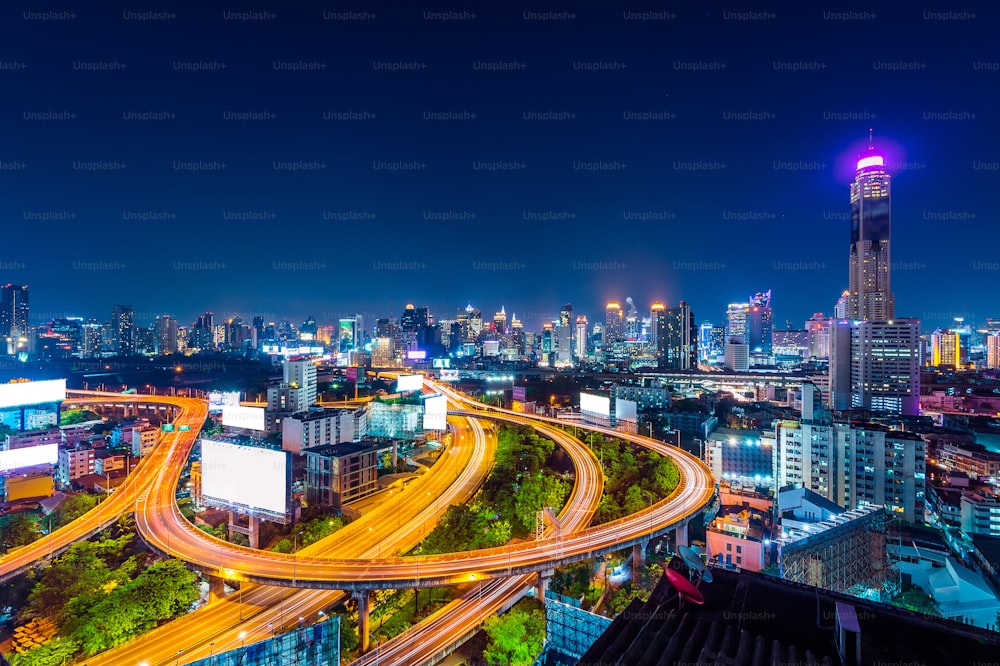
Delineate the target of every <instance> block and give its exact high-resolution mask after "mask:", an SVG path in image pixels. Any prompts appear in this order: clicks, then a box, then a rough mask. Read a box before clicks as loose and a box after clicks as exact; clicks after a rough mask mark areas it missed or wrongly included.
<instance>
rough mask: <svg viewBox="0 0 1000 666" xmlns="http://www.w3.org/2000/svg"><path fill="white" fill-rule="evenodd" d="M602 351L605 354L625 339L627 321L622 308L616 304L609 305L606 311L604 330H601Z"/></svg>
mask: <svg viewBox="0 0 1000 666" xmlns="http://www.w3.org/2000/svg"><path fill="white" fill-rule="evenodd" d="M601 333H602V338H601V349H602V350H603V351H604V353H605V354H606V353H608V351H609V350H610V349H611V347H613V346H614V345H615V344H617V343H619V342H622V341H623V340H624V339H625V321H624V317H623V315H622V307H621V305H619V304H618V303H616V302H611V303H608V304H607V306H606V307H605V309H604V328H603V329H601Z"/></svg>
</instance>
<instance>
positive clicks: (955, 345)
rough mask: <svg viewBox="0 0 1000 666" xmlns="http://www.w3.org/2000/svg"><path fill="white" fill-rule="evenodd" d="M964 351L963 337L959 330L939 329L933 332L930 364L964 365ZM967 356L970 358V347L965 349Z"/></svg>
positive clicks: (936, 365)
mask: <svg viewBox="0 0 1000 666" xmlns="http://www.w3.org/2000/svg"><path fill="white" fill-rule="evenodd" d="M962 351H963V350H962V339H961V337H960V335H959V334H958V333H957V332H955V331H952V330H950V329H949V330H946V331H942V330H941V329H937V330H936V331H934V332H933V333H931V358H930V364H931V365H933V366H934V367H938V366H942V365H947V366H951V367H953V368H960V367H962V365H963V363H962ZM965 358H966V359H968V349H966V350H965Z"/></svg>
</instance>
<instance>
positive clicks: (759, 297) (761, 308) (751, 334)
mask: <svg viewBox="0 0 1000 666" xmlns="http://www.w3.org/2000/svg"><path fill="white" fill-rule="evenodd" d="M773 320H774V315H773V313H772V312H771V290H770V289H768V290H767V291H764V292H761V293H759V294H754V295H753V297H752V298H751V299H750V303H749V304H748V305H747V309H746V315H745V322H746V324H745V325H746V342H747V345H749V347H750V353H751V354H765V355H767V354H770V353H771V347H772V336H773V335H774V321H773Z"/></svg>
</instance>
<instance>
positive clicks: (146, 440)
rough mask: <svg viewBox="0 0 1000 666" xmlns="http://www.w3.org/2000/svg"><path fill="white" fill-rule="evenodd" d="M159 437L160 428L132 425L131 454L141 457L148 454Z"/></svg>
mask: <svg viewBox="0 0 1000 666" xmlns="http://www.w3.org/2000/svg"><path fill="white" fill-rule="evenodd" d="M159 439H160V429H159V428H157V427H156V426H151V425H143V426H133V427H132V455H133V456H135V457H137V458H142V457H144V456H146V455H147V454H149V453H150V452H151V451H152V450H153V447H155V446H156V443H157V442H158V441H159Z"/></svg>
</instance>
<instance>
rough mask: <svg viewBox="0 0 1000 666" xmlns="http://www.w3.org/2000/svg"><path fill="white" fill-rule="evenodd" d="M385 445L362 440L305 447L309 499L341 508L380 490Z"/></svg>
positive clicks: (374, 441)
mask: <svg viewBox="0 0 1000 666" xmlns="http://www.w3.org/2000/svg"><path fill="white" fill-rule="evenodd" d="M384 446H385V443H384V442H380V441H376V440H362V441H360V442H345V443H341V444H324V445H322V446H316V447H313V448H307V449H303V450H302V454H303V455H304V456H305V457H306V483H305V487H306V503H307V504H321V505H325V506H330V507H333V509H334V510H335V511H340V510H341V509H342V507H343V505H344V504H347V503H348V502H351V501H353V500H356V499H359V498H361V497H364V496H366V495H370V494H371V493H373V492H375V491H376V490H378V456H379V450H380V449H381V448H383V447H384Z"/></svg>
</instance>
